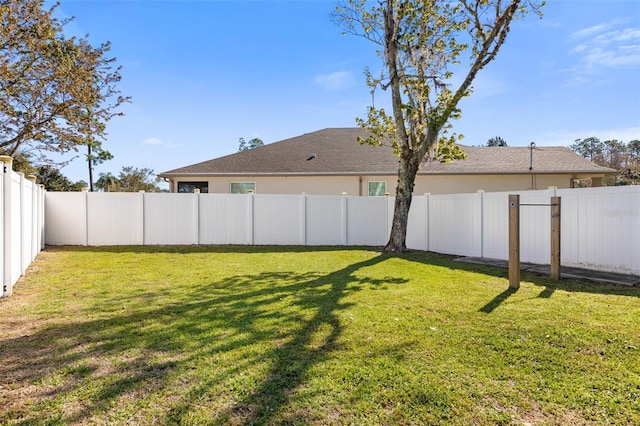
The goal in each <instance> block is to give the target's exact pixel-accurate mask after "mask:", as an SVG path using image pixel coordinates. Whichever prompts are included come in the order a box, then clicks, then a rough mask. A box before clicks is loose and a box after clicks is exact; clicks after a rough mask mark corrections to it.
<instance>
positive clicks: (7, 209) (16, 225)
mask: <svg viewBox="0 0 640 426" xmlns="http://www.w3.org/2000/svg"><path fill="white" fill-rule="evenodd" d="M11 166H12V160H11V157H6V156H0V167H2V173H1V174H0V204H1V206H0V267H1V269H2V271H1V272H0V275H1V276H2V289H1V291H0V297H4V296H10V295H11V293H12V291H13V285H14V284H15V283H16V282H17V281H18V279H19V278H20V276H22V275H24V273H25V272H26V270H27V267H28V266H29V264H30V263H31V262H32V261H33V259H35V258H36V256H37V255H38V253H40V250H41V249H42V248H43V247H44V193H45V191H44V189H43V188H42V186H40V185H37V184H36V183H35V178H32V179H26V178H25V176H24V174H22V173H16V172H14V171H13V170H12V168H11Z"/></svg>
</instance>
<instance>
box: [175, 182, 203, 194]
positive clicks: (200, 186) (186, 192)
mask: <svg viewBox="0 0 640 426" xmlns="http://www.w3.org/2000/svg"><path fill="white" fill-rule="evenodd" d="M181 185H190V186H192V187H193V188H191V191H180V186H181ZM195 188H198V189H200V193H201V194H206V193H208V192H209V181H206V180H202V181H184V180H183V181H177V182H176V192H177V193H179V194H193V190H194V189H195Z"/></svg>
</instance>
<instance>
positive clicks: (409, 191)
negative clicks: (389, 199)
mask: <svg viewBox="0 0 640 426" xmlns="http://www.w3.org/2000/svg"><path fill="white" fill-rule="evenodd" d="M419 165H420V161H416V159H415V155H402V156H401V157H400V166H399V167H398V185H397V187H396V201H395V205H394V209H393V222H392V224H391V234H390V235H389V242H387V245H386V246H385V247H384V252H386V253H403V252H406V251H407V243H406V240H407V224H408V221H409V209H410V208H411V200H412V197H413V184H414V182H415V178H416V173H417V172H418V166H419Z"/></svg>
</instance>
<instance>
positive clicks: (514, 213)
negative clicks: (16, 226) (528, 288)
mask: <svg viewBox="0 0 640 426" xmlns="http://www.w3.org/2000/svg"><path fill="white" fill-rule="evenodd" d="M509 288H513V289H516V290H517V289H519V288H520V196H519V195H509Z"/></svg>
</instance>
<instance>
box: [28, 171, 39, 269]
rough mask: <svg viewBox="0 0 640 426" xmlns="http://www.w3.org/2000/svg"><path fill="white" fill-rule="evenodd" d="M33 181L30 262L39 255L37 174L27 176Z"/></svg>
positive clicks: (30, 219)
mask: <svg viewBox="0 0 640 426" xmlns="http://www.w3.org/2000/svg"><path fill="white" fill-rule="evenodd" d="M27 177H28V178H29V180H30V181H31V217H30V218H29V221H30V223H29V224H30V225H31V252H30V253H29V254H30V256H31V258H30V259H29V263H31V262H33V260H34V259H35V258H36V256H37V255H38V234H37V232H38V184H37V183H36V177H35V175H29V176H27Z"/></svg>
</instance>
